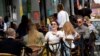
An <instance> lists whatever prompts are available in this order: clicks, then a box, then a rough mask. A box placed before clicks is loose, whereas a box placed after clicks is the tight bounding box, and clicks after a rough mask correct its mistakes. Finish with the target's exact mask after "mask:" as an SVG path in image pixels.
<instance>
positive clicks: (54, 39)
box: [45, 31, 62, 43]
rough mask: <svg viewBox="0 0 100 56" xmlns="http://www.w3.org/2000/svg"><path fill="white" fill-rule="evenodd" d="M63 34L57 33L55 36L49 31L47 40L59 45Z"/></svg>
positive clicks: (46, 36)
mask: <svg viewBox="0 0 100 56" xmlns="http://www.w3.org/2000/svg"><path fill="white" fill-rule="evenodd" d="M61 34H62V32H61V31H57V33H56V34H53V33H52V31H49V32H47V33H46V35H45V40H46V41H47V39H48V40H49V42H50V43H58V42H59V41H60V36H61Z"/></svg>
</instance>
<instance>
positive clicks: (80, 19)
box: [77, 16, 84, 26]
mask: <svg viewBox="0 0 100 56" xmlns="http://www.w3.org/2000/svg"><path fill="white" fill-rule="evenodd" d="M83 23H84V20H83V17H82V16H77V24H78V26H82V25H83Z"/></svg>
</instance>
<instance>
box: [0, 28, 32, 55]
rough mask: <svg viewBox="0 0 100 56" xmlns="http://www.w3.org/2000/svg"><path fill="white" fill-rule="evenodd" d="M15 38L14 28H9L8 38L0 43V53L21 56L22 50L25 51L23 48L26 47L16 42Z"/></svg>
mask: <svg viewBox="0 0 100 56" xmlns="http://www.w3.org/2000/svg"><path fill="white" fill-rule="evenodd" d="M15 38H16V32H15V30H14V29H12V28H8V29H7V38H6V39H4V40H2V41H0V53H11V54H14V55H16V56H20V55H21V50H22V49H23V47H26V46H25V45H24V44H23V43H21V42H20V41H17V40H15ZM25 50H26V49H25ZM29 50H31V49H29Z"/></svg>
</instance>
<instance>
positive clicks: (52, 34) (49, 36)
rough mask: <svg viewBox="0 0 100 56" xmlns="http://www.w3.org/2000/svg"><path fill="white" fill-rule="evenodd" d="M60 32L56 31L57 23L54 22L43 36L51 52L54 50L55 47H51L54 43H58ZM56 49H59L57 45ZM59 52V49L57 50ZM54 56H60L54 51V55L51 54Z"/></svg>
mask: <svg viewBox="0 0 100 56" xmlns="http://www.w3.org/2000/svg"><path fill="white" fill-rule="evenodd" d="M61 33H62V32H61V31H58V23H57V22H56V21H52V22H51V31H48V32H47V33H46V35H45V41H46V42H47V41H48V43H49V48H50V49H51V50H54V51H55V50H56V49H57V48H56V45H53V47H54V48H53V47H52V46H51V45H52V44H55V43H59V42H60V35H61ZM57 47H59V44H58V45H57ZM58 50H59V48H58ZM53 55H56V56H60V54H59V51H56V54H53Z"/></svg>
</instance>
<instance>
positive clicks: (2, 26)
mask: <svg viewBox="0 0 100 56" xmlns="http://www.w3.org/2000/svg"><path fill="white" fill-rule="evenodd" d="M6 30H7V24H6V23H5V22H4V20H3V17H2V16H0V36H3V37H4V36H5V32H6Z"/></svg>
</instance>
